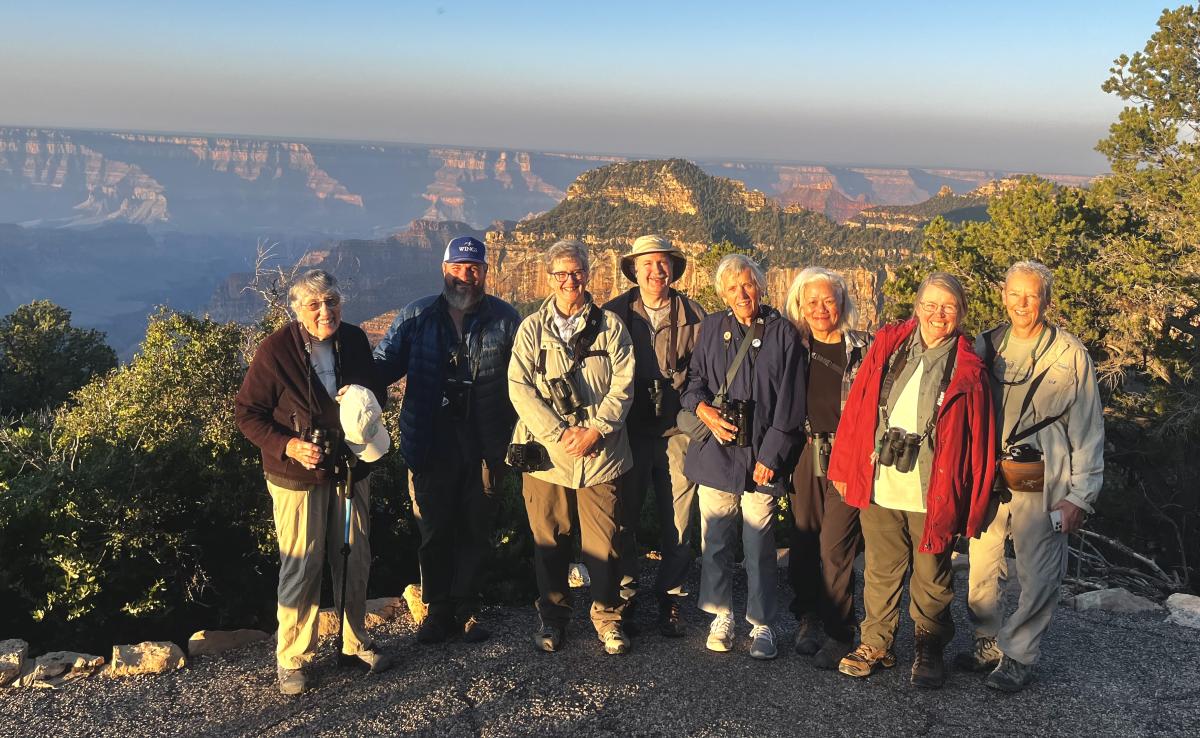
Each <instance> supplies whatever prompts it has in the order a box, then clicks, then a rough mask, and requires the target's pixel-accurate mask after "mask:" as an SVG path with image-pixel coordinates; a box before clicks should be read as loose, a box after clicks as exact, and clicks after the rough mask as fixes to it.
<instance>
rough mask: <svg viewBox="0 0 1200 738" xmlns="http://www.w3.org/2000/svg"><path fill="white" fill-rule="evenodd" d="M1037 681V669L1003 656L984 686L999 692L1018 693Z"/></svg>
mask: <svg viewBox="0 0 1200 738" xmlns="http://www.w3.org/2000/svg"><path fill="white" fill-rule="evenodd" d="M1035 679H1037V669H1036V668H1035V667H1033V666H1026V665H1025V664H1022V663H1021V662H1020V661H1017V660H1016V659H1010V658H1009V657H1007V656H1004V657H1002V658H1001V659H1000V663H999V665H997V666H996V668H995V669H994V670H993V671H992V673H991V674H988V676H987V679H985V680H984V681H983V683H984V684H986V685H987V686H989V687H991V688H992V689H998V690H1000V691H1001V692H1020V691H1021V690H1022V689H1025V688H1026V687H1028V686H1029V685H1030V684H1033V682H1034V680H1035Z"/></svg>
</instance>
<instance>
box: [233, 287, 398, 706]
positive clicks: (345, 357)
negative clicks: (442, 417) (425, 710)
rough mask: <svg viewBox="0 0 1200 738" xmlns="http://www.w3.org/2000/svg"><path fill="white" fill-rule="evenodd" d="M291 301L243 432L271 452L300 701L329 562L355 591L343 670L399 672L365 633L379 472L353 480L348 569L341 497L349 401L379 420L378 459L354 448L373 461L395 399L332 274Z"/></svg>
mask: <svg viewBox="0 0 1200 738" xmlns="http://www.w3.org/2000/svg"><path fill="white" fill-rule="evenodd" d="M289 298H290V301H291V309H292V312H293V314H294V315H295V316H296V319H295V320H294V321H292V322H290V323H288V324H287V325H285V326H283V327H282V328H280V329H279V330H277V331H275V332H274V333H272V334H271V335H269V336H267V337H266V338H265V339H264V340H263V342H262V343H261V344H259V346H258V350H257V351H256V352H255V354H254V360H253V361H252V362H250V369H249V371H248V372H247V373H246V379H245V381H243V382H242V387H241V389H240V390H239V391H238V394H237V399H236V403H237V404H236V409H235V417H236V419H237V424H238V428H239V429H240V430H241V431H242V433H243V434H244V435H245V436H246V438H248V439H250V441H251V442H252V443H253V444H254V445H256V446H258V447H259V449H260V450H261V451H262V464H263V473H264V475H265V476H266V480H267V491H268V492H270V493H271V502H272V506H273V509H274V517H275V535H276V538H277V539H278V541H279V558H280V563H279V604H278V611H277V614H278V617H279V634H278V638H277V639H276V644H275V655H276V660H277V662H278V678H279V690H280V691H281V692H283V693H284V694H299V693H300V692H303V691H304V690H305V689H306V688H307V686H308V685H307V677H306V674H305V669H306V668H307V666H308V665H309V663H310V662H311V661H312V659H313V656H314V655H315V653H316V650H317V635H318V624H319V618H318V617H317V615H318V609H319V605H320V599H321V574H322V570H323V568H324V566H323V564H324V562H326V561H327V562H328V564H329V568H330V571H331V573H332V575H333V592H334V597H335V599H336V600H337V602H338V604H339V606H342V603H341V599H342V593H343V592H345V603H344V606H342V609H343V610H344V613H345V614H344V620H345V623H344V627H345V634H344V638H343V639H342V654H341V661H342V662H344V663H351V664H355V665H359V666H362V667H365V668H369V669H370V670H371V671H373V672H378V671H383V670H384V669H386V668H388V667H389V666H390V665H391V658H390V657H389V656H387V655H386V654H384V653H381V652H380V651H379V650H378V649H376V647H375V646H374V645H373V644H372V643H371V640H370V638H369V637H368V635H367V632H366V628H365V626H364V624H363V622H364V618H365V617H366V598H367V576H368V574H369V573H370V569H371V547H370V543H369V542H368V539H367V535H368V533H367V531H368V529H369V521H368V516H369V514H370V509H371V506H370V479H369V476H368V475H369V474H370V473H371V470H370V465H369V464H367V463H358V464H357V465H355V467H354V472H353V476H352V480H353V488H354V493H353V496H352V497H351V499H350V501H351V525H352V533H351V541H352V545H351V547H350V552H349V567H348V568H349V572H344V571H343V566H342V558H343V557H342V554H341V552H342V543H343V541H342V537H343V522H342V521H343V519H342V514H343V513H342V509H341V506H340V505H339V504H337V493H336V490H335V487H336V486H337V485H338V484H339V483H340V482H344V481H345V479H346V478H347V476H346V475H347V459H348V456H347V451H348V446H347V442H349V443H353V439H352V438H346V439H345V440H343V431H344V428H343V425H342V421H341V418H342V417H343V413H342V411H341V408H339V404H338V403H339V401H342V402H346V400H343V399H342V397H343V393H348V394H347V396H348V397H351V398H352V399H351V400H349V401H351V402H359V403H360V404H361V405H362V407H360V408H359V409H360V410H362V411H363V412H362V417H367V416H368V415H370V414H371V413H372V412H373V413H375V414H376V417H375V422H374V426H375V427H374V429H372V430H371V432H372V433H373V434H374V435H373V436H372V439H373V440H375V441H377V442H378V445H374V444H368V447H370V448H371V449H372V451H371V453H369V454H368V453H366V448H365V447H364V448H358V447H349V449H350V450H353V451H355V453H362V455H363V458H364V459H365V460H368V461H369V460H373V459H374V458H377V456H378V454H379V453H382V452H381V451H380V448H382V449H383V450H386V442H385V441H384V438H386V432H387V431H386V430H383V431H382V433H383V437H379V433H380V430H379V429H380V426H379V424H378V418H377V413H378V411H379V408H380V407H381V406H382V405H383V404H384V403H385V402H386V401H387V387H386V385H383V384H382V383H381V382H379V378H378V376H377V373H376V371H375V364H374V361H373V359H372V358H371V345H370V343H369V342H368V341H367V336H366V334H365V333H363V331H362V330H361V329H360V328H358V327H357V326H354V325H350V324H349V323H343V322H342V294H341V292H340V291H339V290H338V286H337V280H336V279H334V277H333V275H331V274H329V273H328V272H325V271H321V270H320V269H313V270H311V271H308V272H306V273H305V274H303V275H302V276H301V277H300V278H299V279H298V280H296V282H295V283H294V284H293V285H292V287H291V290H290V292H289ZM355 385H356V387H354V386H355ZM348 387H349V388H351V389H350V390H347V388H348ZM371 395H373V397H370V396H371ZM371 400H374V403H371ZM358 440H364V439H358ZM343 576H345V577H347V580H346V583H345V586H343V585H342V578H343Z"/></svg>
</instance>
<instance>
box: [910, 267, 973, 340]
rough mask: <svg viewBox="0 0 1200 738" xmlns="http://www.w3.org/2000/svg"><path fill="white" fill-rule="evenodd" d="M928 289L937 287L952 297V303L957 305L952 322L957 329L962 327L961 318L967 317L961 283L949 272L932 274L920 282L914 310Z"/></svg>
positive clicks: (964, 293) (965, 296)
mask: <svg viewBox="0 0 1200 738" xmlns="http://www.w3.org/2000/svg"><path fill="white" fill-rule="evenodd" d="M929 287H939V288H941V289H943V290H945V291H947V292H949V293H950V294H952V295H954V302H956V303H958V314H957V315H956V316H955V318H957V319H956V320H955V321H954V322H955V325H957V326H958V327H960V328H961V327H962V322H963V318H965V317H966V315H967V291H966V290H965V289H963V286H962V282H959V281H958V277H956V276H954V275H953V274H950V273H949V272H934V273H933V274H930V275H929V276H928V277H926V278H925V280H924V281H923V282H921V286H920V287H918V288H917V298H916V300H915V301H914V303H913V308H914V310H915V309H916V307H917V305H920V304H921V295H923V294H925V290H926V289H928V288H929Z"/></svg>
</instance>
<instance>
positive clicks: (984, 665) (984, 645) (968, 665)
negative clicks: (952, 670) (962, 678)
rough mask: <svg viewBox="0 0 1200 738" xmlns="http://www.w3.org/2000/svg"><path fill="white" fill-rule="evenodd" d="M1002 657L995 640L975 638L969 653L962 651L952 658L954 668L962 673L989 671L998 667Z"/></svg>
mask: <svg viewBox="0 0 1200 738" xmlns="http://www.w3.org/2000/svg"><path fill="white" fill-rule="evenodd" d="M1002 656H1004V654H1003V653H1002V652H1001V651H1000V647H999V646H997V645H996V639H995V638H987V637H981V638H976V639H975V646H974V647H973V648H972V649H971V650H970V651H962V652H961V653H959V654H957V655H956V656H955V657H954V666H955V667H957V668H958V669H960V670H962V671H974V672H984V671H991V670H992V669H995V668H996V667H997V666H999V664H1000V658H1001V657H1002Z"/></svg>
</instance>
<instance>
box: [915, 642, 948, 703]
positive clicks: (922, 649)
mask: <svg viewBox="0 0 1200 738" xmlns="http://www.w3.org/2000/svg"><path fill="white" fill-rule="evenodd" d="M913 650H914V651H915V653H914V654H913V665H912V685H913V686H914V687H920V688H921V689H941V688H942V685H943V684H945V683H946V662H945V659H944V656H943V654H942V651H943V650H944V646H943V645H942V638H941V636H938V635H934V634H933V633H930V632H929V631H927V630H922V629H921V628H917V633H916V637H915V638H914V644H913Z"/></svg>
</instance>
